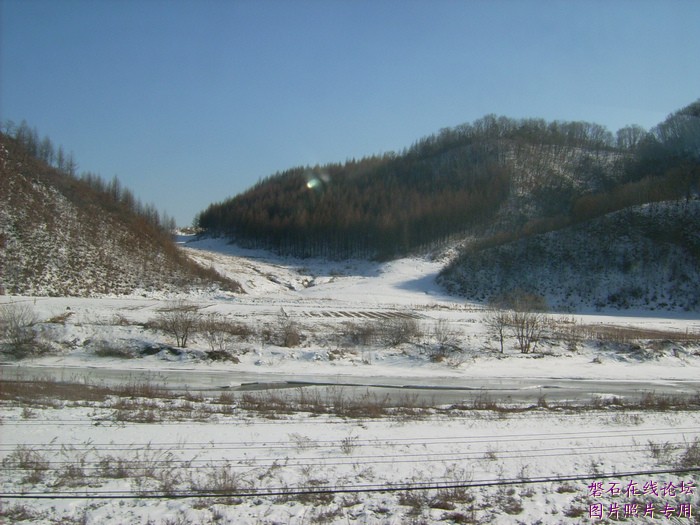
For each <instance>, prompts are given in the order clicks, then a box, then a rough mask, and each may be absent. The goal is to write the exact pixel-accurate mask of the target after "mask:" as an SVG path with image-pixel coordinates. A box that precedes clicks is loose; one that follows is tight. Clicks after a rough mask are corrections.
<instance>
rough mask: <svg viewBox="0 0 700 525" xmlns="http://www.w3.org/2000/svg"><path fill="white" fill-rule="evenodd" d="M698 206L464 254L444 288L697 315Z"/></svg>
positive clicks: (619, 215)
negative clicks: (512, 292)
mask: <svg viewBox="0 0 700 525" xmlns="http://www.w3.org/2000/svg"><path fill="white" fill-rule="evenodd" d="M698 232H700V200H679V201H668V202H659V203H651V204H645V205H642V206H634V207H631V208H627V209H624V210H621V211H619V212H615V213H611V214H608V215H605V216H603V217H600V218H598V219H595V220H593V221H590V222H587V223H584V224H579V225H576V226H572V227H569V228H565V229H562V230H558V231H554V232H549V233H546V234H542V235H534V236H531V237H527V238H524V239H521V240H519V241H516V242H511V243H507V244H503V245H500V246H497V247H492V248H487V249H482V250H472V251H469V250H468V251H466V252H465V253H464V254H463V255H462V256H461V257H459V258H458V259H457V260H455V261H454V262H453V263H452V264H451V265H450V266H449V267H448V268H447V269H446V270H445V271H444V272H443V274H442V276H441V282H442V283H444V284H445V286H446V287H447V288H448V289H450V290H452V291H454V292H456V293H459V294H461V295H464V296H466V297H468V298H471V299H475V300H488V299H489V298H492V297H494V296H496V295H498V294H499V293H501V292H503V291H504V290H524V291H527V292H530V293H535V294H537V295H541V296H543V297H545V298H546V299H547V301H548V303H549V304H550V306H552V307H555V308H558V309H565V310H571V311H579V310H581V309H582V308H585V309H593V308H597V309H602V308H618V309H643V310H662V311H663V310H681V311H698V310H699V309H700V234H699V233H698Z"/></svg>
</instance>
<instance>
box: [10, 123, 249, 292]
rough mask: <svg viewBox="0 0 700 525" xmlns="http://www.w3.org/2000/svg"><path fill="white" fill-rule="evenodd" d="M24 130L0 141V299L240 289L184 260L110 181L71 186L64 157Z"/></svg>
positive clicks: (87, 179) (147, 213)
mask: <svg viewBox="0 0 700 525" xmlns="http://www.w3.org/2000/svg"><path fill="white" fill-rule="evenodd" d="M28 130H29V128H28V127H27V126H26V125H23V126H20V127H19V128H17V130H16V132H15V134H14V135H15V136H8V135H6V134H3V133H0V294H2V293H6V294H13V295H15V294H17V295H40V296H41V295H53V296H58V295H63V296H94V295H104V294H108V295H112V294H130V293H134V292H142V291H149V290H150V291H158V292H163V291H178V290H182V289H186V288H192V287H195V288H209V287H212V286H214V287H217V288H219V289H227V290H231V291H237V290H240V285H238V283H235V282H233V281H230V280H227V279H224V278H223V277H221V276H219V275H218V274H216V273H215V272H214V271H213V270H209V269H204V268H200V267H199V266H197V265H196V264H194V263H193V262H192V261H190V260H189V259H188V258H187V257H185V256H184V255H183V254H182V253H181V252H180V251H179V250H178V249H177V248H176V246H175V245H174V243H173V242H172V239H171V235H170V233H169V232H168V231H167V228H166V225H164V224H162V223H161V219H160V218H159V215H158V213H157V212H156V211H155V208H154V207H153V206H143V205H141V203H140V202H139V201H138V200H137V199H136V198H135V197H134V196H133V194H132V193H131V192H130V191H129V190H127V189H126V188H123V187H122V186H121V185H120V184H119V183H118V180H117V179H113V180H112V182H111V183H105V182H104V181H103V180H102V179H100V178H99V177H97V176H95V175H90V174H86V175H84V176H82V177H77V176H76V175H75V173H74V171H75V166H76V163H75V161H74V160H73V159H72V156H71V157H70V161H69V162H66V161H65V160H64V157H63V156H62V153H61V155H58V156H56V155H54V154H52V152H53V151H54V149H53V147H52V146H51V144H50V141H48V139H45V140H44V141H43V142H41V143H40V142H38V141H37V140H35V138H36V136H35V135H36V134H35V133H34V132H33V131H32V132H31V133H26V131H28ZM40 144H43V145H44V146H46V147H42V148H39V147H37V146H38V145H40ZM59 152H62V150H59Z"/></svg>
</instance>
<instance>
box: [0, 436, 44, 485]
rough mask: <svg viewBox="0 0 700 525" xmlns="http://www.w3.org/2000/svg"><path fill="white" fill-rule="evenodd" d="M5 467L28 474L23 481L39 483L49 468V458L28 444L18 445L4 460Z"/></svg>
mask: <svg viewBox="0 0 700 525" xmlns="http://www.w3.org/2000/svg"><path fill="white" fill-rule="evenodd" d="M2 466H3V468H5V469H12V470H22V471H24V472H25V473H26V474H25V476H24V477H23V478H22V483H33V484H36V483H39V482H41V481H43V480H44V478H45V476H46V473H47V471H48V470H49V460H48V459H46V457H44V456H43V455H42V454H41V453H40V452H38V451H37V450H35V449H33V448H32V447H29V446H26V445H18V446H17V448H15V450H13V451H12V452H11V453H10V454H8V455H7V456H6V457H5V458H4V459H3V460H2Z"/></svg>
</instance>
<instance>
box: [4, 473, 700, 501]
mask: <svg viewBox="0 0 700 525" xmlns="http://www.w3.org/2000/svg"><path fill="white" fill-rule="evenodd" d="M693 472H700V468H690V469H663V470H640V471H631V472H615V473H602V474H592V475H585V476H582V475H566V476H551V477H537V478H526V479H497V480H479V481H460V482H444V483H436V482H424V483H402V484H385V485H377V484H372V485H353V486H334V487H333V486H325V487H322V486H315V487H303V486H302V487H297V488H288V487H275V488H267V489H249V490H244V491H218V490H217V491H210V492H207V491H190V492H177V491H173V492H163V491H138V492H133V491H103V492H100V491H93V492H87V491H86V492H77V491H73V492H68V491H61V492H53V493H51V494H47V493H45V492H5V493H0V498H4V499H37V500H38V499H53V500H56V499H59V500H60V499H185V498H248V497H260V496H266V497H285V496H286V497H291V496H302V495H309V494H314V495H319V494H362V493H372V492H409V491H422V490H451V489H470V488H480V487H494V486H509V485H532V484H543V483H555V482H565V481H589V480H596V481H598V480H603V479H613V478H619V479H623V478H634V477H636V476H656V475H659V474H688V473H693Z"/></svg>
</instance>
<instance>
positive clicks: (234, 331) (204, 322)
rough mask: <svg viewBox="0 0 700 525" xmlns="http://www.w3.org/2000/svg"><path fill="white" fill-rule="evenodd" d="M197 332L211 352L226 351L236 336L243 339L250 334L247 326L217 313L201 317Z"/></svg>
mask: <svg viewBox="0 0 700 525" xmlns="http://www.w3.org/2000/svg"><path fill="white" fill-rule="evenodd" d="M197 332H198V333H199V334H201V336H202V337H203V338H204V340H205V341H206V342H207V344H208V345H209V349H210V350H211V351H212V352H213V351H221V352H228V351H229V350H230V348H231V346H232V344H233V343H234V341H235V340H236V338H243V339H245V338H247V337H248V336H250V334H251V331H250V329H249V328H248V327H247V326H245V325H243V324H240V323H234V322H232V321H230V320H228V319H226V318H225V317H223V316H222V315H218V314H210V315H207V316H204V317H202V318H201V319H200V321H199V326H198V329H197Z"/></svg>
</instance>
